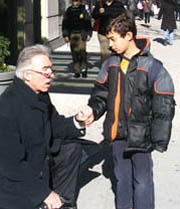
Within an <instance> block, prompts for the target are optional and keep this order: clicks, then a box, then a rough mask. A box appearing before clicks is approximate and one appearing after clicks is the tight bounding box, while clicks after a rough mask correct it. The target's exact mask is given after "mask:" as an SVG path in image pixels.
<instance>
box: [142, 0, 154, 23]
mask: <svg viewBox="0 0 180 209" xmlns="http://www.w3.org/2000/svg"><path fill="white" fill-rule="evenodd" d="M142 5H143V10H144V22H145V25H146V26H147V27H150V25H149V23H150V13H151V6H152V1H151V0H142Z"/></svg>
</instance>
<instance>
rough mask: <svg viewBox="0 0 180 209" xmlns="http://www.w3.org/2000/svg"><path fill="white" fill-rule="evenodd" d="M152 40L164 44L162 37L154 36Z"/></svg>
mask: <svg viewBox="0 0 180 209" xmlns="http://www.w3.org/2000/svg"><path fill="white" fill-rule="evenodd" d="M153 41H156V42H158V43H160V44H162V45H165V40H164V39H163V38H155V39H153Z"/></svg>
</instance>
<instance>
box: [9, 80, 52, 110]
mask: <svg viewBox="0 0 180 209" xmlns="http://www.w3.org/2000/svg"><path fill="white" fill-rule="evenodd" d="M9 89H12V90H13V91H15V93H16V94H19V95H21V97H22V99H23V102H24V103H26V104H27V105H29V106H31V107H32V108H33V109H36V108H38V109H40V110H42V111H45V112H46V111H47V110H48V105H47V104H45V103H44V102H42V101H40V100H39V95H38V94H36V93H35V92H34V91H33V90H32V89H31V88H30V87H29V86H28V85H26V84H25V83H24V81H23V80H21V79H20V78H17V77H16V76H15V78H14V81H13V83H12V85H11V86H10V88H9ZM44 94H47V96H48V97H49V95H48V93H44Z"/></svg>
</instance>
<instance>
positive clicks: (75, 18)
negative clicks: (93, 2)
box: [62, 5, 92, 40]
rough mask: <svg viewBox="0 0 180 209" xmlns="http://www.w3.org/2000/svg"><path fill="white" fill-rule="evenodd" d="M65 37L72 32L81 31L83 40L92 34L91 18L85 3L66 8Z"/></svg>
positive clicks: (63, 28) (63, 29) (64, 19)
mask: <svg viewBox="0 0 180 209" xmlns="http://www.w3.org/2000/svg"><path fill="white" fill-rule="evenodd" d="M62 33H63V37H66V36H68V37H70V35H71V34H72V33H79V34H81V36H82V39H83V40H86V38H87V36H88V35H89V36H92V26H91V18H90V15H89V14H88V12H87V11H86V9H85V7H84V5H80V6H79V7H73V6H70V7H68V9H67V10H66V12H65V14H64V17H63V22H62Z"/></svg>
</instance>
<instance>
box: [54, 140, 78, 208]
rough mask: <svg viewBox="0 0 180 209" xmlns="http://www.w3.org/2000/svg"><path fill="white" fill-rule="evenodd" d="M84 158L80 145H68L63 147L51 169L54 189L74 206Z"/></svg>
mask: <svg viewBox="0 0 180 209" xmlns="http://www.w3.org/2000/svg"><path fill="white" fill-rule="evenodd" d="M81 157H82V147H81V144H79V143H68V144H64V145H62V147H61V150H60V152H59V153H58V155H57V156H55V157H54V161H55V164H54V165H53V166H52V167H51V173H52V188H53V190H55V191H56V192H58V194H60V196H62V197H64V198H65V199H66V200H68V202H69V203H70V204H71V205H72V206H75V205H76V195H77V194H76V192H77V181H78V175H79V166H80V162H81Z"/></svg>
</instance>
